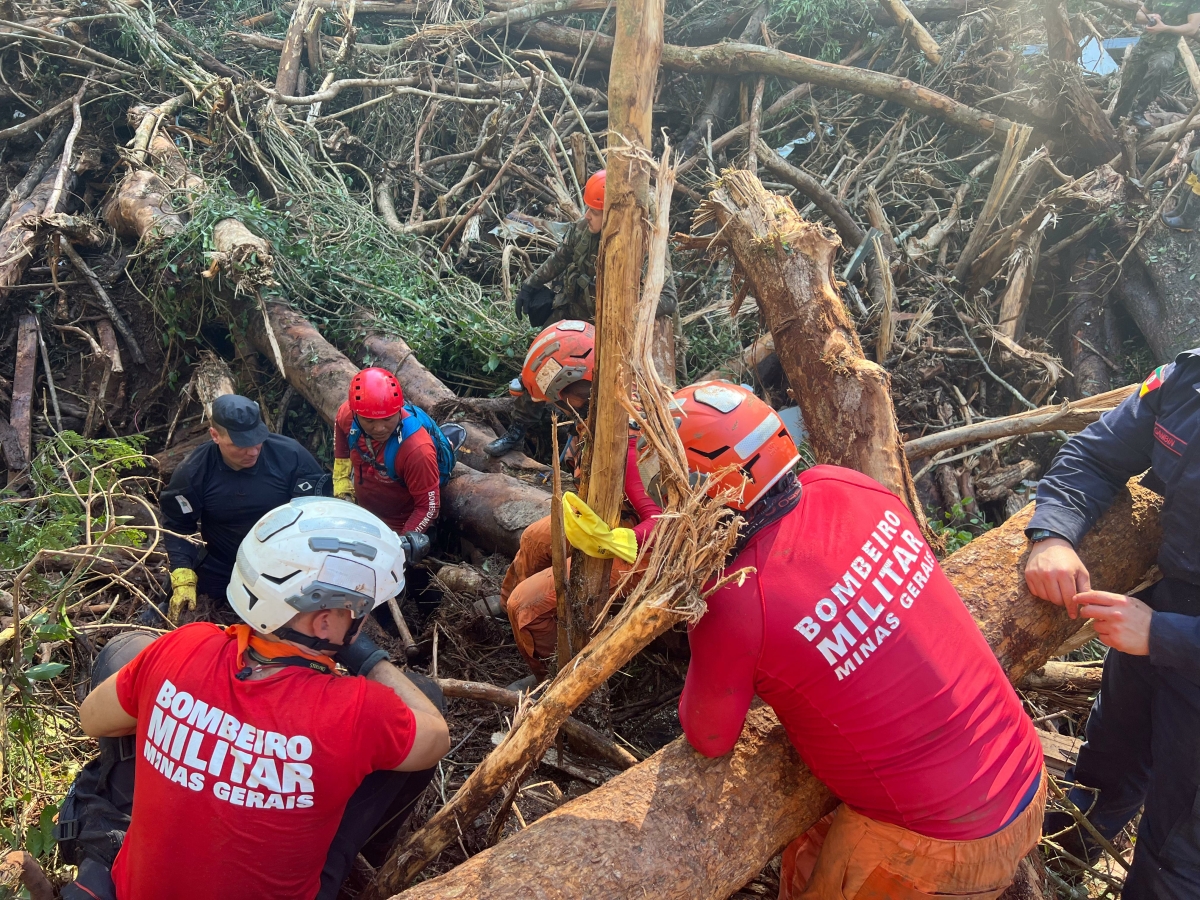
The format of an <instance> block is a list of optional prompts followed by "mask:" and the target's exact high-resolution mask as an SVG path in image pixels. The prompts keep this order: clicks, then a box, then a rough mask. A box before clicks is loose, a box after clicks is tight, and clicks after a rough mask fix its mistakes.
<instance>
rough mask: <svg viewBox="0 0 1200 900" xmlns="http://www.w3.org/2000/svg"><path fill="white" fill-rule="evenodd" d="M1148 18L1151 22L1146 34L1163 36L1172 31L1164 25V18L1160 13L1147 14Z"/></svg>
mask: <svg viewBox="0 0 1200 900" xmlns="http://www.w3.org/2000/svg"><path fill="white" fill-rule="evenodd" d="M1146 18H1147V19H1149V20H1150V24H1149V25H1147V26H1146V34H1162V33H1163V32H1164V31H1169V30H1170V26H1168V25H1165V24H1164V23H1163V20H1162V16H1160V15H1159V14H1158V13H1146Z"/></svg>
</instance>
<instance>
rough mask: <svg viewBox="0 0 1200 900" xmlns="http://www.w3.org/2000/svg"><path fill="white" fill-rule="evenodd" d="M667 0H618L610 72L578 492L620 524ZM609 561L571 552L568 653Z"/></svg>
mask: <svg viewBox="0 0 1200 900" xmlns="http://www.w3.org/2000/svg"><path fill="white" fill-rule="evenodd" d="M663 7H664V0H648V2H647V0H617V14H616V38H615V40H614V42H613V49H612V65H611V68H610V70H609V75H608V160H607V163H608V164H607V166H606V168H607V170H608V180H607V182H606V183H605V188H604V227H603V230H602V231H601V234H600V251H599V255H598V256H597V259H596V373H595V377H594V379H593V382H592V384H593V387H592V402H591V407H592V409H591V416H590V418H589V420H588V427H589V430H590V431H591V435H590V437H591V440H590V441H589V444H588V451H587V456H586V459H585V461H584V467H583V471H584V478H583V483H582V484H581V485H580V495H581V496H582V497H583V498H584V499H585V500H586V501H587V503H588V505H589V506H590V507H591V508H592V509H593V510H594V511H595V512H596V514H597V515H598V516H599V517H600V518H601V519H603V520H604V521H605V522H607V523H608V525H609V526H610V527H615V526H617V525H618V524H620V516H621V501H622V500H623V499H624V497H625V457H626V455H627V453H628V444H629V414H628V413H627V412H626V411H625V407H624V405H623V401H624V400H625V399H626V398H628V397H629V395H630V386H631V383H632V381H631V379H632V372H631V371H630V363H629V361H630V359H631V357H632V354H633V323H634V321H635V318H636V314H635V311H636V308H637V301H638V296H639V294H640V292H641V285H642V270H643V269H644V268H645V261H646V241H647V232H648V223H649V221H650V219H651V213H650V167H651V163H652V158H651V156H650V153H649V149H650V145H651V141H652V136H651V117H652V113H653V108H654V92H655V85H656V83H657V75H658V63H659V58H660V56H661V55H662V46H663ZM611 567H612V561H611V560H603V559H594V558H592V557H590V556H587V555H585V554H583V553H582V552H580V551H575V553H573V554H572V558H571V574H570V585H571V588H570V590H569V591H568V602H569V603H570V605H571V607H572V609H571V628H570V631H569V633H568V635H567V637H568V640H569V644H570V647H569V649H570V652H571V654H572V655H574V654H577V653H579V651H580V650H582V649H583V647H584V646H585V645H586V644H587V642H588V640H589V639H590V637H591V633H590V632H591V626H592V623H593V622H594V621H595V620H596V617H597V615H598V614H599V612H600V610H601V609H602V608H603V607H604V605H605V603H606V602H607V600H608V593H609V591H608V586H609V570H610V568H611Z"/></svg>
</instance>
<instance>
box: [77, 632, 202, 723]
mask: <svg viewBox="0 0 1200 900" xmlns="http://www.w3.org/2000/svg"><path fill="white" fill-rule="evenodd" d="M214 630H216V631H219V630H220V629H219V628H218V627H217V626H216V625H213V624H212V623H211V622H192V623H191V624H190V625H184V626H183V627H181V628H177V629H175V630H174V631H172V632H171V633H170V634H164V635H163V636H162V637H160V638H158V639H157V640H155V641H154V642H153V643H152V644H147V645H146V647H145V648H144V649H143V650H142V652H141V653H139V654H138V655H137V656H135V657H134V658H133V659H131V660H130V661H129V662H127V663H125V665H123V666H121V668H120V669H118V670H117V702H119V703H120V704H121V709H123V710H125V712H127V713H129V715H131V716H133V717H134V718H135V719H136V718H137V716H138V700H139V698H140V696H141V692H142V687H143V686H144V684H145V682H146V677H147V676H146V675H145V672H146V671H147V670H148V669H149V667H151V666H153V665H154V663H155V662H156V661H157V660H158V657H159V655H160V654H162V653H164V652H170V651H171V648H172V647H173V646H175V645H176V644H179V645H180V647H178V648H176V651H175V652H181V653H185V654H186V653H188V652H190V650H191V648H192V647H193V646H194V645H195V642H197V641H200V640H203V639H205V638H207V637H208V636H209V634H210V632H212V631H214ZM93 687H95V685H93Z"/></svg>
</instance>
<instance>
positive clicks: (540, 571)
mask: <svg viewBox="0 0 1200 900" xmlns="http://www.w3.org/2000/svg"><path fill="white" fill-rule="evenodd" d="M550 547H551V545H550V517H549V516H546V517H545V518H542V519H538V520H537V521H536V522H534V523H533V524H531V525H529V526H528V527H527V528H526V529H525V532H524V533H523V534H522V535H521V547H520V549H519V550H518V551H517V555H516V556H515V557H513V561H512V565H510V566H509V567H508V571H507V572H505V573H504V582H503V583H502V584H501V585H500V602H501V603H503V604H504V610H505V612H507V613H508V621H509V623H510V624H511V625H512V630H513V636H514V637H515V638H516V639H517V649H518V650H519V651H520V652H521V656H523V657H524V658H525V662H527V663H529V668H530V669H531V670H532V671H533V673H534V674H535V675H537V676H538V677H539V678H541V677H542V676H544V675H546V674H547V670H546V665H545V663H544V662H542V660H544V659H549V658H551V657H552V656H554V654H555V652H556V650H557V646H558V595H557V594H556V593H555V591H554V569H553V568H552V562H553V557H552V553H551V549H550ZM628 571H629V564H628V563H627V562H625V561H623V560H620V559H617V560H613V565H612V575H611V576H610V578H609V583H610V585H611V586H612V587H614V588H615V587H616V585H617V582H618V581H620V580H621V578H622V577H623V576H624V575H625V573H626V572H628Z"/></svg>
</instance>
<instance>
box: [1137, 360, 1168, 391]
mask: <svg viewBox="0 0 1200 900" xmlns="http://www.w3.org/2000/svg"><path fill="white" fill-rule="evenodd" d="M1166 368H1167V367H1166V366H1165V365H1163V366H1159V367H1158V368H1157V369H1155V370H1154V371H1153V372H1151V373H1150V376H1149V377H1148V378H1147V379H1146V380H1145V381H1143V382H1142V388H1141V390H1139V391H1138V396H1139V397H1145V396H1146V395H1147V394H1148V393H1150V392H1151V391H1153V390H1157V389H1158V388H1160V387H1162V386H1163V380H1164V379H1163V372H1164V371H1165V370H1166Z"/></svg>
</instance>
